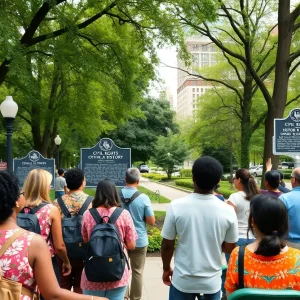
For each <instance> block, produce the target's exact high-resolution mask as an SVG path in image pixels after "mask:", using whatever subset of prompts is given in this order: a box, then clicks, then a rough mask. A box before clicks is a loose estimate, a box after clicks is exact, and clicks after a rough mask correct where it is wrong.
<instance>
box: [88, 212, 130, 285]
mask: <svg viewBox="0 0 300 300" xmlns="http://www.w3.org/2000/svg"><path fill="white" fill-rule="evenodd" d="M123 210H124V209H123V208H120V207H117V208H116V209H115V211H114V212H113V214H112V215H111V216H110V217H108V216H103V217H101V216H100V215H99V213H98V211H97V209H96V208H91V209H90V210H89V211H90V213H91V215H92V216H93V218H94V219H95V221H96V225H95V227H94V228H93V231H92V233H91V237H90V240H89V242H88V246H87V250H86V256H85V261H84V269H85V275H86V277H87V279H88V281H91V282H113V281H118V280H121V278H122V276H123V273H124V270H125V264H126V263H127V266H128V269H130V268H129V264H128V260H127V257H126V255H125V253H124V251H123V247H122V242H121V239H120V236H119V232H118V228H117V227H116V226H115V222H116V221H117V219H118V217H119V216H120V214H121V213H122V211H123ZM104 218H107V223H105V222H104Z"/></svg>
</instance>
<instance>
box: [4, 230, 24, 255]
mask: <svg viewBox="0 0 300 300" xmlns="http://www.w3.org/2000/svg"><path fill="white" fill-rule="evenodd" d="M24 233H25V230H24V229H21V228H20V229H19V230H17V231H16V232H15V233H14V234H13V235H12V236H11V237H10V238H9V239H8V240H7V241H6V242H5V243H4V245H3V246H2V247H1V249H0V257H1V256H2V255H3V254H4V253H5V251H6V250H7V249H8V248H9V247H10V246H11V244H12V243H13V242H14V241H15V240H16V239H17V238H18V237H20V236H21V235H22V234H24Z"/></svg>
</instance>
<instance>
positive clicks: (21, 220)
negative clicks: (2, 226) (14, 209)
mask: <svg viewBox="0 0 300 300" xmlns="http://www.w3.org/2000/svg"><path fill="white" fill-rule="evenodd" d="M47 204H49V203H48V202H44V201H43V202H42V203H41V204H40V205H39V206H36V207H24V208H23V209H22V210H21V211H20V212H19V213H18V215H17V224H18V226H20V227H21V228H23V229H25V230H28V231H31V232H34V233H37V234H41V227H40V223H39V220H38V218H37V216H36V215H35V214H36V213H37V212H38V211H39V210H40V209H41V208H42V207H43V206H45V205H47ZM25 209H28V213H25Z"/></svg>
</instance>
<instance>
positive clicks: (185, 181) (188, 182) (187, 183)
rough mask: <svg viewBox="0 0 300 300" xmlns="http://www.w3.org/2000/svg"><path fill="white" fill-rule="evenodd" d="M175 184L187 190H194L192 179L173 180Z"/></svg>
mask: <svg viewBox="0 0 300 300" xmlns="http://www.w3.org/2000/svg"><path fill="white" fill-rule="evenodd" d="M175 184H176V185H178V186H182V187H186V188H189V189H194V183H193V181H192V179H177V180H175Z"/></svg>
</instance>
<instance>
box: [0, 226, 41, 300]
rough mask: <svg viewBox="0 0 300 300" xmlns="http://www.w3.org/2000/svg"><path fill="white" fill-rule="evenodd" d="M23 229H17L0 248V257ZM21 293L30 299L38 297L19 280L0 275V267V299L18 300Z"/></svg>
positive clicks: (0, 271)
mask: <svg viewBox="0 0 300 300" xmlns="http://www.w3.org/2000/svg"><path fill="white" fill-rule="evenodd" d="M24 232H25V231H24V230H23V229H20V230H17V231H16V232H15V233H14V234H13V235H12V236H11V237H10V238H9V239H8V240H7V241H6V242H5V244H4V245H2V248H1V249H0V257H1V256H2V255H3V254H4V253H5V251H6V250H7V249H8V248H9V247H10V246H11V245H12V243H13V242H14V241H15V240H16V239H17V238H19V237H20V236H21V235H23V234H24ZM21 294H22V295H25V296H28V297H30V299H38V297H37V294H36V293H33V292H32V291H30V290H29V289H27V288H25V287H23V286H22V284H21V283H20V282H17V281H13V280H11V279H6V278H4V277H2V270H1V268H0V299H1V300H20V299H21Z"/></svg>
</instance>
